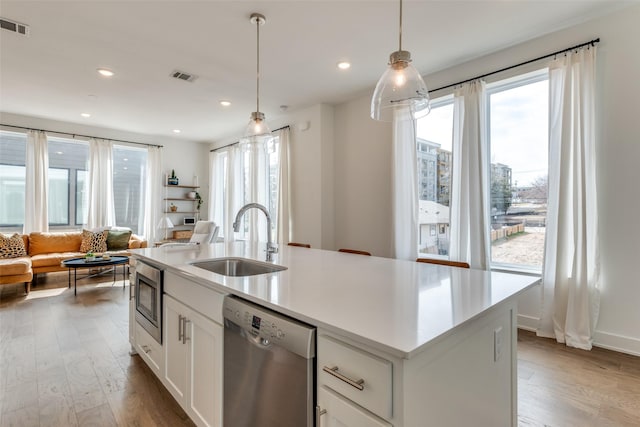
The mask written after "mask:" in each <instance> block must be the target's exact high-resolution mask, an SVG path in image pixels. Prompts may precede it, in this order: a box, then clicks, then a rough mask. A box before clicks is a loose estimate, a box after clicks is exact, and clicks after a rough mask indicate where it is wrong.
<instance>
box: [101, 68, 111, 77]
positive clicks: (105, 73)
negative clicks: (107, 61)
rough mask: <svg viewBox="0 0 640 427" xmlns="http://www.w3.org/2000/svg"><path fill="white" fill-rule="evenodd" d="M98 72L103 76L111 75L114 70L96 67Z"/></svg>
mask: <svg viewBox="0 0 640 427" xmlns="http://www.w3.org/2000/svg"><path fill="white" fill-rule="evenodd" d="M98 73H99V74H100V75H101V76H104V77H112V76H113V74H114V72H113V71H111V70H109V69H108V68H98Z"/></svg>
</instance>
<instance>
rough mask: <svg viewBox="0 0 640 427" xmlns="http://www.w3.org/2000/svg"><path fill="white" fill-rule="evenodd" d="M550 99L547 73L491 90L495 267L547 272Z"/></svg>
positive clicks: (491, 88) (493, 252) (489, 103)
mask: <svg viewBox="0 0 640 427" xmlns="http://www.w3.org/2000/svg"><path fill="white" fill-rule="evenodd" d="M548 93H549V92H548V78H547V72H546V70H542V71H540V72H536V73H532V74H528V75H525V76H519V77H516V78H514V79H509V80H505V81H500V82H496V83H493V84H491V85H488V86H487V102H488V111H489V117H490V118H489V145H490V154H491V157H490V158H491V171H490V172H491V179H490V187H491V188H490V192H491V198H490V200H491V263H492V264H493V265H497V264H502V265H510V266H514V265H516V266H525V267H535V268H538V269H539V268H542V259H543V254H544V238H545V225H546V213H547V173H548V133H549V127H548V116H549V99H548Z"/></svg>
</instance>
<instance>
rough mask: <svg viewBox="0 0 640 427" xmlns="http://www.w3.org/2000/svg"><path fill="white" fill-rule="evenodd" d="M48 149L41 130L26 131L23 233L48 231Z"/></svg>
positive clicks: (45, 138) (44, 135) (45, 136)
mask: <svg viewBox="0 0 640 427" xmlns="http://www.w3.org/2000/svg"><path fill="white" fill-rule="evenodd" d="M48 172H49V150H48V146H47V134H46V133H44V132H43V131H38V130H30V131H29V132H27V153H26V182H25V200H24V202H25V203H24V226H23V228H22V233H23V234H29V233H31V232H32V231H48V230H49V215H48V205H47V194H48V193H49V176H48V175H49V174H48Z"/></svg>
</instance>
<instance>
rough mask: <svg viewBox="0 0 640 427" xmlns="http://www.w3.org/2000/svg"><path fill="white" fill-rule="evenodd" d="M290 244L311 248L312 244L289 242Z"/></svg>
mask: <svg viewBox="0 0 640 427" xmlns="http://www.w3.org/2000/svg"><path fill="white" fill-rule="evenodd" d="M287 245H288V246H298V247H301V248H311V245H310V244H308V243H296V242H289V243H287Z"/></svg>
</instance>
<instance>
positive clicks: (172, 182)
mask: <svg viewBox="0 0 640 427" xmlns="http://www.w3.org/2000/svg"><path fill="white" fill-rule="evenodd" d="M178 182H179V180H178V177H177V176H176V171H175V169H171V176H170V177H169V178H168V179H167V184H169V185H178Z"/></svg>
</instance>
